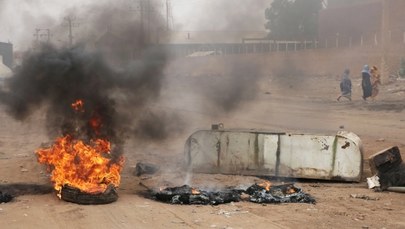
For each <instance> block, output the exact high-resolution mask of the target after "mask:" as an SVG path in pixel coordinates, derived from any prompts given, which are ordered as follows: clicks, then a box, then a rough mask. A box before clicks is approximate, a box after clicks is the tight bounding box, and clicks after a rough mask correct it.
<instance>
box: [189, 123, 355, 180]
mask: <svg viewBox="0 0 405 229" xmlns="http://www.w3.org/2000/svg"><path fill="white" fill-rule="evenodd" d="M185 157H186V162H187V165H188V166H189V167H190V169H192V171H194V172H201V173H222V174H237V175H258V176H278V177H291V178H308V179H324V180H343V181H356V182H359V181H360V179H361V175H362V159H363V156H362V150H361V140H360V138H359V137H358V136H357V135H355V134H354V133H351V132H346V131H340V132H338V133H337V134H336V135H335V136H328V135H314V134H290V133H271V132H266V131H256V130H224V129H218V130H200V131H197V132H195V133H193V134H192V135H191V136H190V137H189V138H188V140H187V142H186V146H185Z"/></svg>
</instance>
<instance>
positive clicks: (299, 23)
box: [265, 0, 323, 40]
mask: <svg viewBox="0 0 405 229" xmlns="http://www.w3.org/2000/svg"><path fill="white" fill-rule="evenodd" d="M322 7H323V5H322V0H274V1H273V2H272V3H271V6H270V8H267V9H266V10H265V17H266V19H267V23H266V25H265V27H266V29H268V30H270V33H269V37H270V38H271V39H275V40H312V39H316V38H317V36H318V15H319V11H320V10H321V9H322Z"/></svg>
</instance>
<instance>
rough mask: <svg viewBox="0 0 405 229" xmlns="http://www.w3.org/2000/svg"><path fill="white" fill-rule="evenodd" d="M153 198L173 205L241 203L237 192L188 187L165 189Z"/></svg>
mask: <svg viewBox="0 0 405 229" xmlns="http://www.w3.org/2000/svg"><path fill="white" fill-rule="evenodd" d="M153 196H154V197H155V198H156V199H157V200H159V201H162V202H166V203H171V204H200V205H207V204H211V205H218V204H224V203H230V202H239V201H240V193H239V192H237V191H236V190H225V191H221V192H208V191H202V190H197V189H194V188H192V187H190V186H188V185H183V186H181V187H173V188H165V189H163V190H161V191H158V192H156V193H154V194H153Z"/></svg>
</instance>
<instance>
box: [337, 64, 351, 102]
mask: <svg viewBox="0 0 405 229" xmlns="http://www.w3.org/2000/svg"><path fill="white" fill-rule="evenodd" d="M349 75H350V70H349V69H345V71H344V72H343V76H342V80H341V81H340V92H341V93H340V95H339V97H337V101H340V98H342V97H345V98H347V99H348V100H349V101H352V81H351V80H350V76H349Z"/></svg>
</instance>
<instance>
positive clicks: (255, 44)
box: [164, 31, 405, 57]
mask: <svg viewBox="0 0 405 229" xmlns="http://www.w3.org/2000/svg"><path fill="white" fill-rule="evenodd" d="M386 39H387V41H386V43H387V44H388V46H390V47H395V49H398V48H401V49H403V50H405V32H403V33H402V38H400V36H399V34H398V33H396V34H395V36H393V33H392V32H390V31H389V32H388V34H387V36H386ZM164 46H165V47H166V48H167V49H168V50H169V51H171V53H172V54H174V55H175V56H180V57H181V56H183V57H184V56H189V55H191V54H193V53H196V52H208V51H209V52H211V53H212V54H214V55H233V54H250V53H270V52H293V51H300V50H306V49H329V48H337V49H345V48H352V47H364V48H375V47H381V46H382V38H381V35H380V34H379V33H369V34H366V35H364V36H363V35H359V36H353V37H349V36H344V35H339V33H336V36H334V37H328V38H325V39H323V40H317V41H276V40H269V39H265V38H245V39H242V42H241V43H184V44H164Z"/></svg>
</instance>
